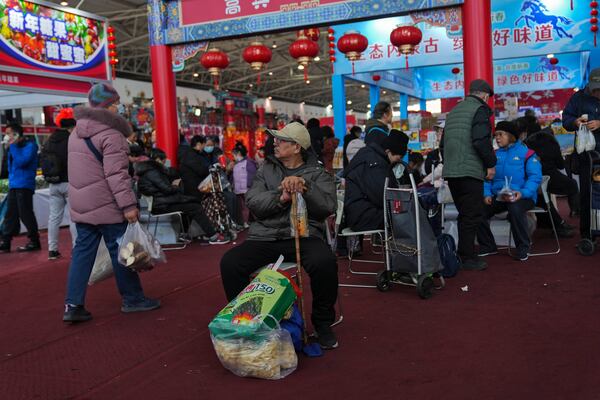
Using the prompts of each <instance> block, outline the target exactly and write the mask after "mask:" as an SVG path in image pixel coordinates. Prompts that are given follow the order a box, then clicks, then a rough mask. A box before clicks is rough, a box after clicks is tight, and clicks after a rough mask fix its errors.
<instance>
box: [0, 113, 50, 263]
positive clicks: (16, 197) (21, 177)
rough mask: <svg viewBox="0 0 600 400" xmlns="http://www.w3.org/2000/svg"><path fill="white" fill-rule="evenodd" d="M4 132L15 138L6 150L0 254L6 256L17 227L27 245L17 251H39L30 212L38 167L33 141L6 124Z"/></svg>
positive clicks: (35, 228) (35, 221)
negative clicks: (6, 169)
mask: <svg viewBox="0 0 600 400" xmlns="http://www.w3.org/2000/svg"><path fill="white" fill-rule="evenodd" d="M7 132H9V133H12V134H13V135H14V136H15V141H14V143H13V144H11V145H10V147H9V148H8V154H7V157H8V189H9V190H8V200H7V202H8V207H7V210H6V216H5V217H4V225H3V229H2V241H1V242H0V252H1V253H8V252H10V243H11V241H12V238H13V236H15V235H18V234H19V232H20V227H21V224H20V223H19V220H21V221H23V224H24V225H25V227H26V228H27V236H28V237H29V243H27V244H26V245H25V246H21V247H19V248H18V249H17V250H18V251H35V250H40V249H41V246H40V235H39V233H38V224H37V220H36V218H35V214H34V212H33V194H34V192H35V174H36V171H37V167H38V146H37V144H36V143H35V141H33V140H29V139H27V138H25V137H24V136H23V128H22V127H21V126H20V125H18V124H10V125H9V126H8V127H7Z"/></svg>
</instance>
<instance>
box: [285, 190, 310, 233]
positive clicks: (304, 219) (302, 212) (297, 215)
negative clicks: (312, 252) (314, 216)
mask: <svg viewBox="0 0 600 400" xmlns="http://www.w3.org/2000/svg"><path fill="white" fill-rule="evenodd" d="M292 196H297V197H296V199H297V201H296V204H297V206H296V208H297V210H295V209H294V207H291V208H290V227H291V235H292V237H296V229H298V236H300V237H308V236H309V235H308V210H307V209H306V202H305V201H304V197H302V194H300V193H294V194H292Z"/></svg>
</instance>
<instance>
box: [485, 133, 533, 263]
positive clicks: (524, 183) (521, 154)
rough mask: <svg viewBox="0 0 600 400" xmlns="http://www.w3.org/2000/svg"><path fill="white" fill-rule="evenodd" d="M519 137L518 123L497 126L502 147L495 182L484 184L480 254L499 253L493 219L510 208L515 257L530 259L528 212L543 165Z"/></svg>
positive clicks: (497, 140) (497, 139) (497, 135)
mask: <svg viewBox="0 0 600 400" xmlns="http://www.w3.org/2000/svg"><path fill="white" fill-rule="evenodd" d="M518 138H519V130H518V128H517V126H516V125H515V123H513V122H508V121H503V122H499V123H498V125H496V143H498V146H499V147H500V148H499V149H498V150H496V157H497V159H498V162H497V164H496V175H495V176H494V178H493V180H492V181H491V182H490V181H486V182H485V184H484V196H485V200H484V201H485V204H486V206H485V209H484V219H485V220H484V222H483V223H482V224H481V225H480V227H479V229H478V231H477V241H478V242H479V246H480V252H479V253H480V254H479V255H480V256H486V255H492V254H497V253H498V248H497V246H496V241H495V240H494V236H493V235H492V231H491V230H490V223H489V219H490V218H491V217H492V216H493V215H495V214H498V213H501V212H504V211H508V220H509V221H510V229H511V233H512V236H513V238H514V240H515V245H516V248H517V252H516V255H515V259H517V260H520V261H525V260H527V259H528V258H529V247H530V245H531V239H530V238H529V233H528V230H527V211H528V210H531V209H532V208H533V207H534V206H535V202H536V200H537V191H538V188H539V186H540V184H541V183H542V167H541V164H540V161H539V159H538V157H537V156H536V155H535V152H534V151H533V150H530V149H528V148H527V146H525V145H524V144H523V143H521V142H520V141H519V139H518ZM507 185H508V186H507Z"/></svg>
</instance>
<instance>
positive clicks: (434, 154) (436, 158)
mask: <svg viewBox="0 0 600 400" xmlns="http://www.w3.org/2000/svg"><path fill="white" fill-rule="evenodd" d="M441 161H442V150H441V149H439V148H438V149H435V150H432V151H430V152H429V154H427V158H426V159H425V174H427V175H429V174H430V173H431V172H432V171H433V169H434V168H435V167H436V166H437V165H438V164H439V163H440V162H441Z"/></svg>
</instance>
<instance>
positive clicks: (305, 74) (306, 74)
mask: <svg viewBox="0 0 600 400" xmlns="http://www.w3.org/2000/svg"><path fill="white" fill-rule="evenodd" d="M307 80H308V65H307V66H305V67H304V82H306V81H307Z"/></svg>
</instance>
